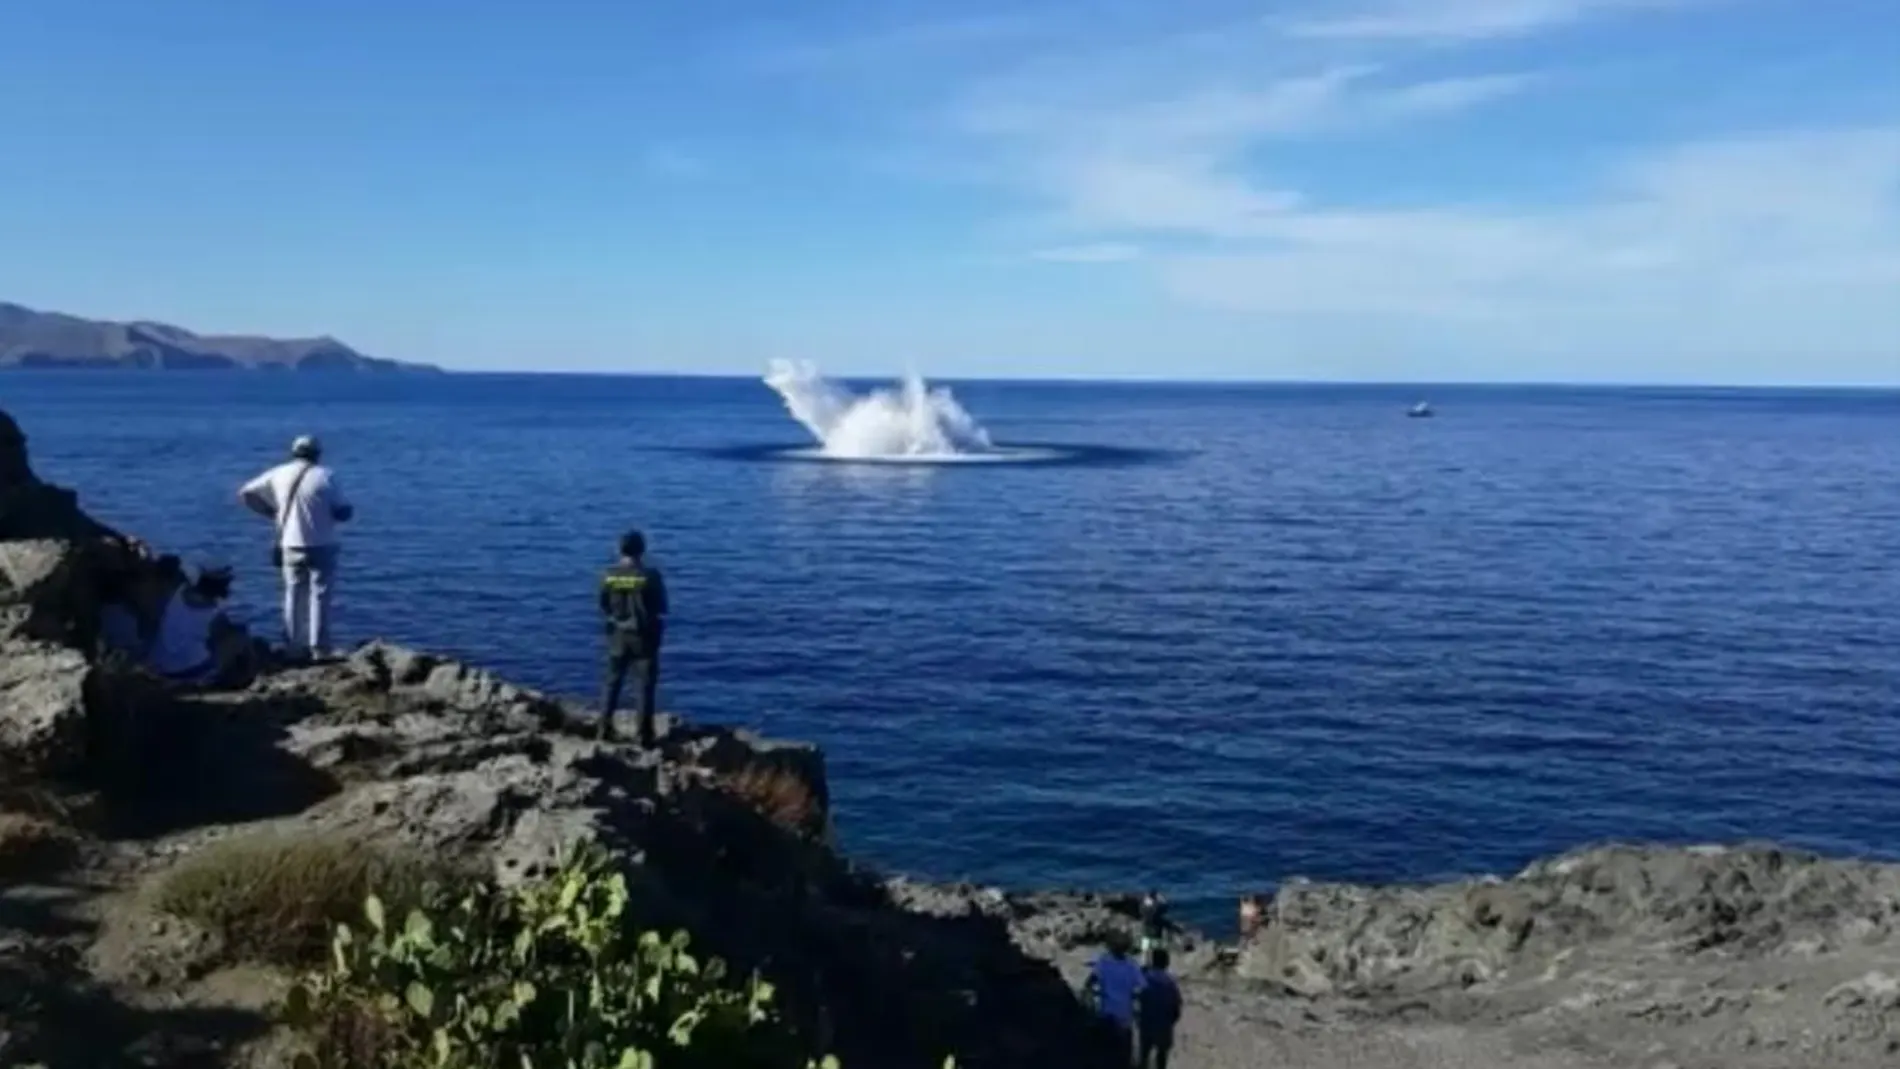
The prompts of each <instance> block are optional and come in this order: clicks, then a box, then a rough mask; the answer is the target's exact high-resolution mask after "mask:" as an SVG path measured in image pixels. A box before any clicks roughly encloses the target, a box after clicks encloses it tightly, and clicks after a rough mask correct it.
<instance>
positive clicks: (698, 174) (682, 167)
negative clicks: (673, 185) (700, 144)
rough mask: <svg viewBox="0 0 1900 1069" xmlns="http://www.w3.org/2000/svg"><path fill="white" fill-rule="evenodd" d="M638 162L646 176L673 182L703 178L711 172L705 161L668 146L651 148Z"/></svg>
mask: <svg viewBox="0 0 1900 1069" xmlns="http://www.w3.org/2000/svg"><path fill="white" fill-rule="evenodd" d="M640 162H641V166H642V167H644V168H645V170H646V172H647V174H649V175H652V176H653V177H655V178H665V179H670V180H674V181H685V180H689V179H697V178H704V177H706V175H707V174H709V173H710V171H711V168H710V167H709V166H708V165H707V163H706V161H705V160H703V159H701V158H700V157H698V156H694V155H692V154H691V153H688V152H684V151H681V150H680V149H677V148H674V147H672V146H670V145H654V146H651V147H650V148H648V149H647V150H646V153H645V154H644V155H643V156H642V157H641V161H640Z"/></svg>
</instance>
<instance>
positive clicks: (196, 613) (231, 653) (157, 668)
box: [145, 567, 252, 687]
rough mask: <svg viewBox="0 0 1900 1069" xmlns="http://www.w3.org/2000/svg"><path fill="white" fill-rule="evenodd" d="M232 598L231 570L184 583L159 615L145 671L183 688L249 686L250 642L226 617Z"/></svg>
mask: <svg viewBox="0 0 1900 1069" xmlns="http://www.w3.org/2000/svg"><path fill="white" fill-rule="evenodd" d="M181 578H182V577H181ZM230 596H231V570H230V569H229V568H223V567H203V568H200V569H199V570H198V576H197V578H196V579H194V580H193V581H192V582H190V583H180V584H179V585H178V586H177V588H176V589H175V590H173V592H172V594H171V597H170V598H169V600H167V601H166V603H165V607H164V609H163V611H162V612H161V613H160V614H159V617H158V626H157V628H156V629H155V630H154V632H153V634H152V637H151V641H150V642H149V644H148V645H147V647H146V649H145V663H146V665H147V666H148V667H150V668H151V669H152V670H153V671H154V672H156V673H158V674H159V675H160V676H162V677H164V678H165V679H166V680H167V681H169V682H172V683H175V684H178V685H180V686H185V687H219V686H233V685H238V684H242V683H245V682H248V680H249V678H250V676H251V674H252V666H251V664H250V653H251V642H250V636H248V635H247V634H245V632H244V629H243V628H241V627H239V626H237V625H236V624H234V623H232V622H231V620H230V618H229V617H228V616H227V615H226V614H225V609H224V604H225V602H226V601H227V600H229V598H230Z"/></svg>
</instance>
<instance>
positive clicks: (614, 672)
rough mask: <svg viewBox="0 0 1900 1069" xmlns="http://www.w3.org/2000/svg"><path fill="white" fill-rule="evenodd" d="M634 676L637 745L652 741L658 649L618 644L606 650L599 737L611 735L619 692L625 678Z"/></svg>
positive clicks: (657, 688)
mask: <svg viewBox="0 0 1900 1069" xmlns="http://www.w3.org/2000/svg"><path fill="white" fill-rule="evenodd" d="M629 672H632V673H634V679H635V681H636V683H637V684H638V685H639V687H640V741H641V742H643V743H651V742H652V741H653V706H654V696H655V694H656V693H657V692H658V691H659V688H660V647H659V644H658V643H655V644H654V645H653V646H652V647H651V648H648V649H641V648H639V647H631V646H627V645H625V644H622V643H617V642H610V643H608V646H607V693H606V694H605V695H603V696H602V697H601V702H600V733H601V734H602V735H607V734H610V733H612V731H613V722H614V713H615V712H616V711H617V710H618V709H619V708H620V691H621V688H623V687H625V686H626V685H627V674H628V673H629Z"/></svg>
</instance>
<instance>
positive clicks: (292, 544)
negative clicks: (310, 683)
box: [238, 434, 356, 657]
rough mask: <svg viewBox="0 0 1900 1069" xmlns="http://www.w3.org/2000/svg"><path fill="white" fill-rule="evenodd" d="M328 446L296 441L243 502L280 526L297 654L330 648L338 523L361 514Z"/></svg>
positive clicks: (290, 640)
mask: <svg viewBox="0 0 1900 1069" xmlns="http://www.w3.org/2000/svg"><path fill="white" fill-rule="evenodd" d="M322 461H323V446H322V444H321V443H319V442H318V441H317V440H316V439H315V438H313V437H311V436H310V435H307V434H306V435H303V436H301V437H299V438H298V439H297V440H296V441H294V442H292V443H290V460H289V462H288V463H284V464H279V465H278V466H276V467H274V468H272V469H270V470H269V471H267V472H265V473H264V474H262V475H259V476H258V477H257V478H255V479H252V480H251V481H250V482H248V483H245V484H244V488H243V489H242V490H239V491H238V500H240V501H242V502H244V505H245V507H246V508H248V509H250V510H251V511H252V512H255V513H257V514H258V515H260V516H268V517H270V518H271V519H272V521H273V522H274V523H275V524H276V526H277V533H276V539H275V541H274V542H273V543H272V545H271V562H272V563H273V564H275V565H276V566H277V567H278V569H279V570H281V571H282V572H283V576H284V645H285V647H286V649H288V650H289V652H290V654H291V656H293V657H310V656H317V657H321V656H324V655H325V654H327V653H328V652H329V650H330V592H331V590H332V589H333V587H334V585H335V582H336V565H337V551H338V546H337V531H336V528H337V525H338V524H340V523H348V522H349V521H350V519H351V518H352V517H354V516H355V515H356V508H355V506H353V505H351V504H350V502H349V499H348V498H346V497H344V496H343V489H342V487H340V486H339V485H338V484H337V478H336V473H335V472H333V471H331V470H330V469H329V468H327V467H325V466H324V465H323V463H322Z"/></svg>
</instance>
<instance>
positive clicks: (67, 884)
mask: <svg viewBox="0 0 1900 1069" xmlns="http://www.w3.org/2000/svg"><path fill="white" fill-rule="evenodd" d="M151 566H152V565H151V562H150V561H149V560H148V554H147V553H146V551H144V550H143V548H142V547H140V546H138V545H137V544H136V543H133V542H131V541H129V540H127V539H125V538H124V537H122V536H121V535H119V534H118V533H117V532H114V531H112V530H110V529H108V528H106V527H104V526H103V525H101V524H99V523H97V522H95V521H93V520H91V519H90V518H89V517H87V516H86V515H85V513H84V512H83V511H82V510H81V509H80V507H79V503H78V500H77V498H76V496H75V495H74V494H73V493H72V492H71V491H68V490H64V489H61V488H58V487H54V486H49V485H47V484H45V483H43V482H41V481H40V480H39V479H37V478H36V477H35V476H34V474H33V471H32V467H31V464H30V463H29V457H28V451H27V442H26V439H25V436H24V435H23V434H21V432H20V429H19V428H18V426H17V425H15V424H14V422H13V421H12V420H11V419H10V418H8V417H7V416H6V415H5V414H4V413H0V1065H15V1064H25V1063H31V1062H33V1061H36V1060H37V1061H42V1062H45V1063H46V1064H47V1065H49V1066H52V1067H60V1066H74V1067H78V1066H97V1065H114V1066H116V1065H179V1066H266V1065H275V1064H280V1063H281V1061H282V1058H283V1051H282V1048H281V1046H280V1045H278V1044H277V1042H276V1039H277V1038H278V1036H277V1033H275V1032H274V1031H273V1025H272V1013H271V1010H272V1006H273V1004H274V1002H275V1000H276V999H277V998H278V997H279V995H280V993H281V992H282V990H283V988H284V982H285V977H284V976H283V975H282V974H281V973H280V972H279V971H276V970H275V969H273V968H272V967H270V966H269V965H268V964H267V963H261V962H259V961H257V960H254V959H253V958H252V957H247V956H246V955H245V954H244V953H242V952H241V948H240V947H237V946H234V945H231V938H230V935H229V933H228V932H223V931H220V930H216V929H214V928H210V927H207V926H205V925H202V924H197V923H194V922H192V921H190V920H188V919H184V918H181V917H180V916H178V915H176V913H175V911H174V912H167V911H166V910H165V909H164V908H162V901H161V900H162V898H163V891H164V888H165V887H166V886H168V885H167V882H166V881H167V879H168V877H170V876H171V875H173V874H175V873H176V872H177V871H178V870H179V869H180V867H181V866H186V865H189V864H191V863H192V862H193V861H194V859H202V858H205V857H208V856H211V855H212V854H213V853H214V852H216V851H218V850H219V849H221V848H228V847H230V846H231V845H232V844H235V843H243V842H252V841H257V840H258V839H259V838H260V837H271V838H272V841H287V842H295V841H338V842H348V843H351V844H359V845H360V846H361V848H363V849H371V848H376V849H382V848H389V849H392V850H397V849H399V850H401V851H405V852H407V853H410V854H414V855H419V856H427V857H430V858H434V859H437V860H438V861H440V862H443V863H449V864H453V865H455V866H457V867H458V869H475V870H479V871H481V872H485V873H487V874H490V875H492V876H494V877H495V878H497V879H498V880H500V881H502V882H504V883H506V882H512V881H517V880H520V879H523V878H525V877H529V876H532V875H533V874H535V873H536V872H537V871H539V870H541V869H542V868H544V867H545V866H547V865H548V864H549V863H550V862H551V861H553V860H554V859H555V858H556V857H558V856H560V855H561V854H562V853H563V852H564V851H566V850H567V849H568V848H570V847H571V846H572V845H574V844H576V843H578V842H583V841H592V842H596V843H600V844H602V845H604V846H605V847H607V848H609V849H610V850H612V851H613V852H614V854H615V855H616V856H617V857H618V858H619V859H620V860H621V863H622V864H623V865H624V866H625V869H626V871H627V872H628V874H629V875H630V877H631V881H632V883H633V886H634V889H635V900H636V902H637V903H638V909H639V912H640V914H641V916H642V918H643V919H644V920H646V921H647V922H648V923H650V924H652V925H655V926H667V927H671V926H683V927H685V928H686V929H688V930H689V931H691V932H692V933H694V934H695V936H696V937H697V938H698V939H699V940H700V941H702V943H703V944H704V945H706V946H708V947H710V948H712V949H714V950H716V951H717V952H718V953H720V954H722V955H724V956H726V957H728V958H729V959H730V960H732V961H733V962H734V963H735V964H737V965H739V966H741V967H747V968H757V969H760V970H762V971H763V972H764V973H765V974H766V975H768V976H770V977H771V978H772V979H773V980H774V981H776V982H777V983H778V984H779V985H780V987H781V989H782V991H783V993H784V995H785V1000H786V1003H787V1006H788V1013H789V1015H790V1017H791V1018H792V1019H793V1020H794V1022H795V1024H796V1027H797V1028H798V1029H799V1030H801V1032H802V1033H803V1034H805V1035H806V1036H808V1037H809V1038H810V1040H811V1042H812V1043H813V1044H814V1045H816V1046H819V1047H823V1048H825V1049H829V1050H833V1051H835V1052H836V1053H838V1054H839V1055H840V1056H841V1057H842V1058H843V1059H844V1063H845V1065H846V1066H847V1069H857V1067H859V1066H868V1067H876V1069H907V1067H910V1066H927V1067H929V1069H938V1067H939V1066H940V1065H941V1062H942V1058H943V1056H944V1055H945V1054H946V1053H954V1054H956V1055H957V1056H958V1058H959V1062H960V1064H961V1065H962V1066H964V1067H966V1069H969V1067H976V1069H995V1067H1015V1066H1022V1067H1036V1069H1052V1067H1068V1066H1079V1067H1086V1066H1089V1065H1094V1064H1106V1063H1104V1062H1101V1061H1099V1060H1098V1059H1099V1058H1100V1057H1102V1051H1101V1049H1100V1048H1099V1046H1097V1045H1096V1044H1097V1037H1096V1036H1095V1035H1094V1033H1093V1032H1092V1030H1091V1029H1090V1028H1089V1022H1088V1020H1087V1015H1086V1013H1085V1012H1084V1011H1083V1009H1082V1008H1081V1007H1080V1006H1079V1005H1078V1003H1077V1001H1076V999H1075V998H1074V997H1073V996H1072V995H1071V993H1070V992H1071V991H1072V989H1073V986H1074V985H1075V984H1076V982H1077V981H1079V980H1080V978H1081V974H1082V971H1083V968H1084V965H1085V962H1086V960H1087V957H1088V956H1089V955H1090V954H1092V953H1093V952H1094V950H1095V948H1096V947H1097V946H1098V945H1099V943H1100V941H1101V940H1102V938H1103V937H1104V936H1105V935H1106V934H1107V933H1109V932H1111V931H1117V930H1119V931H1123V932H1127V931H1131V930H1132V929H1133V927H1134V924H1135V915H1136V909H1135V901H1134V900H1133V899H1132V898H1129V897H1121V896H1116V895H1102V894H1054V893H1038V894H1025V893H1012V892H1005V891H1001V890H997V889H991V888H980V887H969V886H941V885H933V884H927V883H918V882H912V881H907V880H892V879H887V878H886V877H884V876H881V875H879V874H877V873H874V872H871V871H868V870H865V869H863V868H861V867H859V866H857V865H854V864H853V863H851V862H850V861H849V860H848V859H846V858H845V857H843V856H841V855H840V854H839V853H838V852H837V851H836V850H835V849H834V848H833V845H832V843H831V839H830V823H831V821H830V804H829V793H830V792H829V787H828V785H827V782H826V779H825V763H824V758H823V755H822V754H821V753H819V752H818V751H817V750H816V749H814V748H812V747H810V746H806V745H800V744H795V743H781V742H773V741H771V740H766V739H761V738H757V737H754V736H752V735H749V734H746V733H743V732H737V731H729V730H724V729H714V728H705V727H698V726H695V725H692V724H690V723H688V722H685V721H683V720H680V719H677V718H671V717H669V718H666V720H665V722H664V723H663V730H662V739H661V745H660V746H659V748H658V749H657V751H656V752H643V751H640V750H638V749H635V748H630V747H623V746H619V745H613V744H606V745H603V744H600V743H596V742H594V741H592V740H590V739H589V738H588V737H587V736H586V734H585V733H584V732H581V731H577V730H575V726H576V721H577V720H579V719H581V718H582V717H583V716H584V710H581V709H578V708H574V707H571V706H569V705H567V704H565V703H563V702H561V701H559V700H556V699H553V698H550V697H548V696H545V695H542V694H538V693H535V692H533V691H529V690H525V689H523V688H520V687H516V686H513V685H511V684H509V683H508V682H506V681H504V680H501V679H498V678H496V677H495V676H493V675H491V674H489V673H487V672H484V671H482V670H480V669H477V668H474V667H471V666H468V665H463V664H458V663H456V662H453V661H449V660H445V659H442V658H438V657H434V656H430V655H428V654H426V653H421V652H417V651H413V650H407V649H402V648H399V647H396V646H391V645H387V644H383V643H372V644H369V645H367V646H364V647H363V648H361V649H359V650H357V651H356V652H355V653H354V654H353V655H351V656H350V657H349V658H347V659H345V660H343V661H342V662H340V663H336V664H328V665H323V666H318V667H300V668H288V667H285V668H278V669H274V670H270V671H266V672H265V673H264V675H263V676H262V677H261V678H260V679H259V680H258V681H257V682H256V683H255V684H254V685H252V686H250V687H248V688H246V689H244V690H241V691H236V692H231V693H219V694H182V693H175V692H170V691H167V690H165V689H163V688H161V687H159V686H158V685H156V684H155V682H154V681H152V680H151V679H149V678H147V677H145V676H144V675H142V674H141V673H140V672H138V671H136V670H134V669H132V668H129V667H126V666H124V665H120V664H117V663H114V662H113V661H112V660H110V659H109V658H101V657H100V656H97V655H95V653H94V652H93V647H94V643H93V638H92V636H93V633H94V631H95V630H96V627H97V616H98V608H99V598H100V591H101V588H102V586H104V585H105V584H106V582H107V581H108V580H109V579H111V578H113V577H115V576H117V577H120V578H123V577H124V576H126V575H128V574H132V575H135V574H137V573H138V572H139V571H140V570H141V569H145V568H149V567H151ZM1264 920H1265V923H1264V924H1263V925H1262V926H1261V928H1260V929H1259V930H1258V931H1257V932H1255V933H1253V934H1251V935H1250V936H1249V937H1247V938H1245V939H1244V940H1242V941H1241V942H1239V943H1237V944H1221V943H1217V942H1215V941H1212V940H1209V939H1207V938H1206V937H1204V936H1202V935H1200V934H1199V933H1195V932H1192V931H1185V930H1182V931H1177V932H1175V933H1173V934H1172V935H1171V937H1170V943H1171V945H1172V948H1173V949H1174V950H1175V952H1176V954H1177V962H1178V966H1179V968H1178V970H1177V971H1178V972H1179V973H1180V974H1181V975H1182V976H1183V978H1184V981H1185V986H1186V991H1187V994H1188V1015H1187V1018H1186V1020H1185V1023H1184V1025H1183V1030H1182V1036H1181V1039H1180V1046H1179V1050H1178V1054H1177V1059H1176V1064H1177V1065H1182V1066H1188V1067H1201V1069H1207V1067H1232V1069H1240V1067H1254V1066H1264V1065H1309V1066H1320V1067H1332V1066H1340V1067H1344V1066H1378V1067H1393V1069H1406V1067H1419V1069H1451V1067H1454V1066H1455V1067H1458V1069H1482V1067H1486V1066H1514V1067H1527V1069H1528V1067H1543V1069H1576V1067H1586V1066H1599V1067H1611V1066H1616V1067H1628V1066H1643V1067H1656V1069H1661V1067H1663V1066H1675V1067H1677V1069H1686V1067H1690V1066H1707V1067H1710V1069H1715V1067H1721V1069H1749V1067H1761V1069H1768V1067H1788V1066H1813V1067H1816V1069H1819V1067H1823V1066H1826V1067H1831V1069H1858V1067H1872V1066H1876V1065H1885V1066H1892V1065H1896V1064H1900V979H1897V978H1900V939H1896V938H1895V936H1896V932H1897V931H1900V869H1896V868H1895V867H1893V866H1887V865H1881V864H1875V863H1871V862H1854V861H1838V860H1830V859H1824V858H1819V857H1814V856H1811V855H1808V854H1804V853H1800V852H1796V851H1789V850H1784V849H1780V848H1776V847H1773V846H1754V847H1736V848H1702V849H1664V848H1657V847H1641V846H1611V847H1597V848H1593V849H1589V850H1583V851H1579V852H1577V853H1575V854H1571V855H1567V856H1565V857H1561V858H1557V859H1553V860H1550V861H1546V862H1540V863H1538V864H1535V865H1533V866H1531V867H1530V868H1528V869H1527V870H1525V871H1524V872H1522V873H1519V874H1517V875H1516V876H1514V877H1511V878H1509V879H1475V880H1470V881H1464V882H1460V883H1453V884H1444V885H1437V886H1429V887H1357V886H1346V885H1336V884H1319V883H1309V882H1305V881H1300V880H1289V881H1286V882H1285V883H1283V884H1282V885H1281V886H1280V887H1279V889H1278V890H1277V892H1276V893H1275V894H1274V895H1272V896H1271V897H1270V899H1269V900H1268V902H1267V907H1266V910H1265V917H1264Z"/></svg>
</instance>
